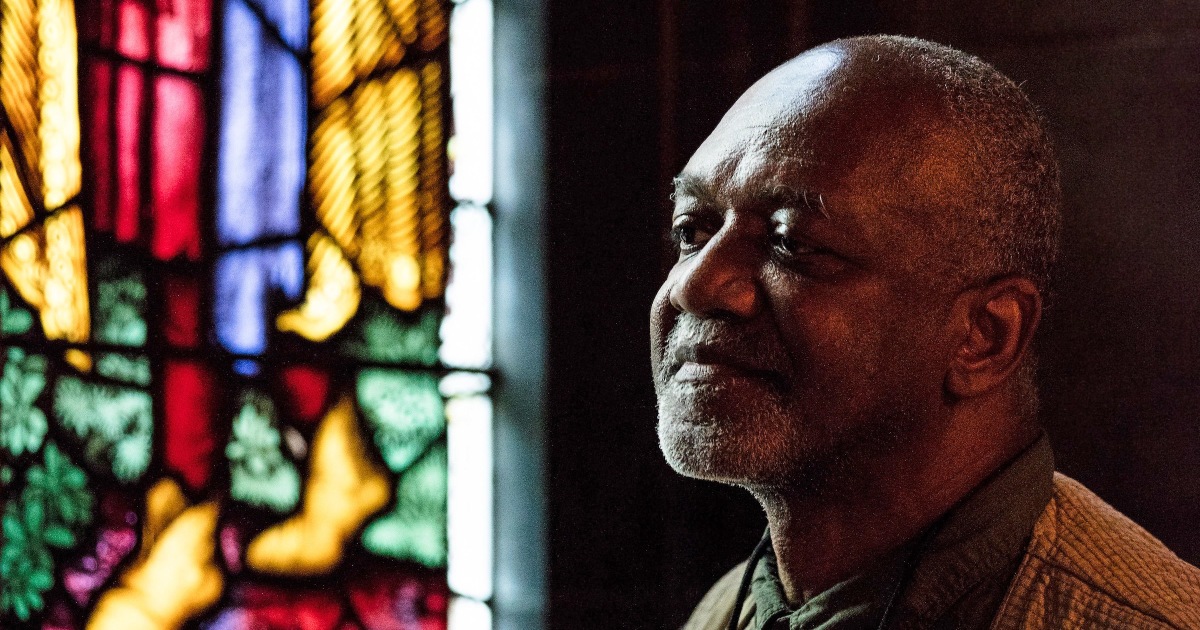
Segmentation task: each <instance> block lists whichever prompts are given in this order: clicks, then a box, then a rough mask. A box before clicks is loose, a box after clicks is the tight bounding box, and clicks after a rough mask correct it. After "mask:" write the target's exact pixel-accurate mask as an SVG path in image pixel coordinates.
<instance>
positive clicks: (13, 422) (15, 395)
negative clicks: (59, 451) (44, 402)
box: [0, 347, 47, 457]
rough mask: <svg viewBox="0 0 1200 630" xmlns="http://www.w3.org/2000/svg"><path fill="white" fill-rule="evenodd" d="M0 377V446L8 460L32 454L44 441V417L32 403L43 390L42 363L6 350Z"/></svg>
mask: <svg viewBox="0 0 1200 630" xmlns="http://www.w3.org/2000/svg"><path fill="white" fill-rule="evenodd" d="M5 359H6V360H5V362H4V374H3V376H0V443H2V444H3V445H4V448H5V449H6V450H8V452H9V453H10V454H12V456H14V457H16V456H19V455H21V454H23V453H32V452H34V451H36V450H37V449H38V447H40V446H41V445H42V440H43V439H44V438H45V437H46V428H47V425H46V414H45V413H44V412H43V411H42V410H41V409H39V408H38V407H37V406H36V405H35V404H34V402H35V401H36V400H37V398H38V396H40V395H41V393H42V390H43V389H45V387H46V359H45V357H42V356H39V355H36V354H26V353H25V351H24V350H22V349H20V348H14V347H10V348H8V349H7V352H6V353H5Z"/></svg>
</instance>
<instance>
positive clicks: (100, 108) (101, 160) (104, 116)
mask: <svg viewBox="0 0 1200 630" xmlns="http://www.w3.org/2000/svg"><path fill="white" fill-rule="evenodd" d="M84 76H86V77H87V79H86V84H85V85H83V86H82V88H83V91H84V95H85V96H84V98H85V101H84V102H85V103H86V105H87V110H88V120H87V122H88V124H87V126H86V127H85V133H87V138H88V149H89V150H88V156H89V164H88V166H89V167H90V169H86V170H85V171H84V172H85V173H87V172H88V170H90V171H91V175H90V180H91V182H90V183H91V194H92V211H93V214H92V225H94V226H95V227H96V229H97V230H100V231H102V232H112V231H113V204H112V202H113V198H112V193H113V171H112V164H113V156H112V145H111V144H110V141H111V138H112V136H111V134H110V133H109V132H110V131H111V129H112V127H111V125H112V114H113V111H112V66H110V65H109V63H108V62H107V61H98V60H93V61H91V62H89V63H88V64H87V72H86V74H85V75H84Z"/></svg>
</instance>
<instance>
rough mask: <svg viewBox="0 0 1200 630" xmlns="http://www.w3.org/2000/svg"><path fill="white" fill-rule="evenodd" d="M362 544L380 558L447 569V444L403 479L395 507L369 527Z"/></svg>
mask: <svg viewBox="0 0 1200 630" xmlns="http://www.w3.org/2000/svg"><path fill="white" fill-rule="evenodd" d="M362 541H363V546H364V547H366V548H367V550H369V551H371V552H373V553H376V554H379V555H383V556H390V557H393V558H400V559H404V560H413V561H416V562H419V563H421V564H423V565H425V566H428V567H444V566H446V447H445V445H443V444H438V445H435V446H433V447H432V448H430V449H429V452H428V453H426V455H425V456H424V457H422V458H421V459H420V461H418V462H417V463H415V464H413V465H412V466H410V467H409V469H408V470H407V471H406V472H405V473H404V474H403V475H402V476H401V477H400V480H399V481H398V482H397V483H396V505H395V507H394V508H392V510H391V511H390V512H388V513H387V514H384V515H383V516H380V517H379V518H378V519H376V520H375V521H374V522H372V523H371V524H370V525H368V526H367V528H366V530H364V531H363V535H362Z"/></svg>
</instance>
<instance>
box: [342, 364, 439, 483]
mask: <svg viewBox="0 0 1200 630" xmlns="http://www.w3.org/2000/svg"><path fill="white" fill-rule="evenodd" d="M357 390H358V405H359V407H360V408H361V409H362V411H363V415H364V416H366V418H367V421H368V423H369V424H370V426H371V428H372V429H373V433H374V434H375V445H376V446H378V447H379V453H380V455H382V456H383V461H384V462H385V463H387V465H388V468H390V469H391V470H392V472H401V471H403V470H404V469H406V468H408V467H409V465H410V464H412V462H413V460H415V459H416V458H417V457H419V456H420V455H421V453H423V452H425V449H426V448H428V446H429V445H430V444H431V443H432V442H433V441H434V440H436V439H437V438H438V437H439V436H440V435H441V434H442V431H443V430H444V428H445V426H446V418H445V413H444V410H443V403H442V396H441V394H440V393H439V392H438V382H437V379H436V378H435V377H434V376H433V375H432V374H420V373H412V372H402V371H399V370H387V369H381V368H370V369H365V370H363V371H362V372H360V373H359V375H358V388H357Z"/></svg>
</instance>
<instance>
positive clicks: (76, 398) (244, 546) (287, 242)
mask: <svg viewBox="0 0 1200 630" xmlns="http://www.w3.org/2000/svg"><path fill="white" fill-rule="evenodd" d="M464 16H466V18H469V19H464ZM490 16H491V5H490V1H489V0H465V1H464V2H460V3H459V4H457V5H455V4H451V3H449V2H446V1H445V0H0V107H2V109H0V525H2V528H0V532H2V534H0V575H2V576H3V578H2V579H0V627H4V628H10V627H12V628H25V627H29V628H42V629H46V630H48V629H55V630H57V629H62V630H74V629H77V628H89V629H98V630H103V629H107V628H112V629H122V630H128V629H133V630H137V629H142V628H145V629H152V628H153V629H172V628H185V627H186V628H203V629H214V630H243V629H244V630H250V629H273V628H304V629H313V630H318V629H320V630H350V629H362V630H374V629H410V628H411V629H418V628H419V629H422V630H433V629H443V628H454V629H466V628H488V627H490V623H491V622H490V609H489V607H488V602H489V600H490V598H491V590H492V586H491V571H492V564H491V562H492V560H491V554H492V548H491V542H490V541H491V531H490V527H491V510H492V508H491V500H492V499H491V486H492V481H491V479H492V478H491V475H492V472H491V451H490V449H491V435H492V429H491V399H490V397H489V390H490V383H491V375H490V372H489V370H490V367H491V348H490V346H491V329H490V312H491V311H490V294H491V284H490V283H491V279H490V274H491V234H492V227H491V226H492V215H491V210H490V209H489V207H488V204H489V202H490V199H489V198H486V197H487V195H481V194H480V191H481V190H487V191H490V185H491V184H490V162H489V161H488V160H490V138H487V139H482V140H481V139H474V140H472V139H469V138H451V135H452V133H453V129H454V128H455V126H454V125H453V124H452V121H453V119H454V116H455V115H459V116H462V115H464V112H465V110H464V109H463V106H461V105H460V104H459V103H458V101H466V100H470V101H472V102H474V103H477V104H490V102H491V101H490V74H488V75H487V76H488V78H487V81H486V82H483V81H480V80H478V77H479V76H482V75H480V73H485V74H486V73H487V72H490V71H488V70H486V68H488V67H489V66H490V57H489V56H488V55H490V48H489V47H490V28H491V25H490V19H491V17H490ZM464 24H466V26H464ZM472 29H474V30H472ZM452 30H453V31H454V32H455V35H454V36H453V37H454V38H456V39H462V40H464V41H468V40H469V41H470V42H471V47H472V48H470V50H468V52H467V53H466V54H464V53H462V51H461V50H460V51H458V52H454V53H452V52H451V45H452V44H453V42H451V41H450V39H451V35H450V34H451V31H452ZM459 33H464V34H463V35H460V34H459ZM481 46H483V47H481ZM452 57H453V59H454V61H453V63H454V68H457V67H459V66H461V67H463V68H467V67H468V65H469V64H473V65H471V69H469V70H466V71H464V76H474V77H476V80H473V81H472V84H473V85H472V86H470V87H464V86H463V85H462V82H461V81H459V82H458V83H454V80H455V79H454V75H453V73H452V70H453V69H454V68H452V67H451V59H452ZM460 58H461V59H465V60H467V61H459V59H460ZM472 89H474V90H475V92H474V93H472V92H471V90H472ZM481 89H483V90H484V92H481V91H480V90H481ZM485 92H486V93H485ZM452 94H453V96H454V99H456V100H455V101H453V103H454V104H453V106H452V100H451V97H452ZM464 95H465V96H464ZM487 108H488V109H489V110H490V105H487ZM470 114H471V115H486V116H490V111H488V112H486V113H481V112H479V111H475V112H471V113H470ZM489 121H490V119H489ZM464 127H465V128H472V129H485V130H486V132H487V133H488V134H490V133H491V125H490V122H487V124H486V125H482V126H481V125H480V124H479V123H478V122H474V123H472V124H468V125H464ZM456 145H461V146H463V147H464V150H463V151H462V157H461V158H460V161H461V163H462V172H459V173H455V170H454V169H455V161H454V160H452V159H451V157H452V156H451V155H450V153H452V152H448V147H452V146H456ZM480 147H485V148H486V151H487V152H488V153H489V155H487V156H483V155H482V152H483V151H482V150H481V149H480ZM472 173H473V174H474V175H472ZM485 173H486V177H485V176H484V175H483V174H485ZM452 174H453V175H454V176H455V177H457V179H456V181H457V186H458V187H459V188H460V189H461V190H469V191H470V193H471V194H469V195H467V194H455V195H454V196H453V197H452V195H451V192H452V186H451V181H450V180H451V176H452ZM489 194H490V193H489ZM456 200H458V201H461V202H462V205H461V206H459V207H458V208H455V207H454V206H455V201H456ZM452 242H453V243H454V245H453V246H452Z"/></svg>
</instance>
